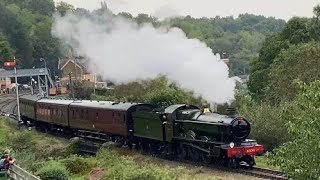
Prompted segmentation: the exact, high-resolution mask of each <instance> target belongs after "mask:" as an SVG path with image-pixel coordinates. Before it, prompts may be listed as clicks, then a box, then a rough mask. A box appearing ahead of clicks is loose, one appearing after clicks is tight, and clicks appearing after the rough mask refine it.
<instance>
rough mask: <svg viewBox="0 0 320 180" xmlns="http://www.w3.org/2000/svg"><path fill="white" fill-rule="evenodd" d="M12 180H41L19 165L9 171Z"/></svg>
mask: <svg viewBox="0 0 320 180" xmlns="http://www.w3.org/2000/svg"><path fill="white" fill-rule="evenodd" d="M9 179H10V180H41V179H40V178H39V177H37V176H35V175H33V174H31V173H29V172H28V171H26V170H24V169H22V168H21V167H19V166H18V165H15V164H13V165H12V167H11V170H10V171H9Z"/></svg>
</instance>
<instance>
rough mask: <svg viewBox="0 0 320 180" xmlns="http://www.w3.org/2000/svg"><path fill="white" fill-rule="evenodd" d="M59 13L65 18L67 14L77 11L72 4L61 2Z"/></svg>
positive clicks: (58, 8)
mask: <svg viewBox="0 0 320 180" xmlns="http://www.w3.org/2000/svg"><path fill="white" fill-rule="evenodd" d="M56 9H57V11H58V12H59V13H60V15H61V16H65V15H66V14H67V12H73V11H75V9H74V7H73V6H72V5H71V4H68V3H66V2H63V1H61V2H59V3H58V4H57V7H56Z"/></svg>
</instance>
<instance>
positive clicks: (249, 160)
mask: <svg viewBox="0 0 320 180" xmlns="http://www.w3.org/2000/svg"><path fill="white" fill-rule="evenodd" d="M244 160H245V162H246V163H247V164H248V166H249V167H250V168H252V167H253V166H255V165H256V162H255V160H254V157H253V156H245V158H244Z"/></svg>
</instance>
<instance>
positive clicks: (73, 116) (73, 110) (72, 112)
mask: <svg viewBox="0 0 320 180" xmlns="http://www.w3.org/2000/svg"><path fill="white" fill-rule="evenodd" d="M72 117H73V118H74V110H72Z"/></svg>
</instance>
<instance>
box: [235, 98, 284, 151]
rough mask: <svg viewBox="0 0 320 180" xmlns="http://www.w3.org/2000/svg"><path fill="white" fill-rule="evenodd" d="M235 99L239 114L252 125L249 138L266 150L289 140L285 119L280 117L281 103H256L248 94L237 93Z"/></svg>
mask: <svg viewBox="0 0 320 180" xmlns="http://www.w3.org/2000/svg"><path fill="white" fill-rule="evenodd" d="M236 99H237V100H236V101H237V102H236V104H237V108H238V112H239V114H240V115H242V116H244V118H246V119H248V120H249V122H250V123H251V125H252V127H251V134H250V138H252V139H255V140H257V141H258V143H260V144H262V145H264V146H265V148H266V150H272V149H274V148H276V147H279V146H281V145H282V144H283V143H285V142H288V141H289V140H290V135H289V133H288V131H287V128H286V120H285V119H284V118H282V110H283V106H282V105H279V106H272V105H269V104H268V103H262V104H258V103H256V102H254V101H253V100H252V99H251V96H249V95H248V94H238V95H237V98H236ZM270 131H272V133H271V132H270Z"/></svg>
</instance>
